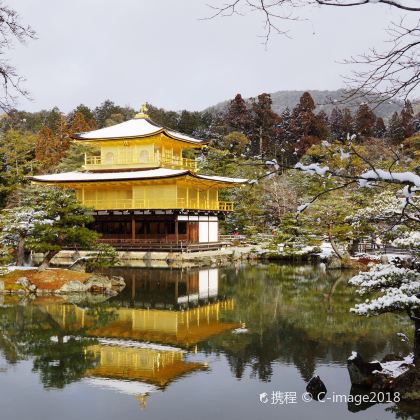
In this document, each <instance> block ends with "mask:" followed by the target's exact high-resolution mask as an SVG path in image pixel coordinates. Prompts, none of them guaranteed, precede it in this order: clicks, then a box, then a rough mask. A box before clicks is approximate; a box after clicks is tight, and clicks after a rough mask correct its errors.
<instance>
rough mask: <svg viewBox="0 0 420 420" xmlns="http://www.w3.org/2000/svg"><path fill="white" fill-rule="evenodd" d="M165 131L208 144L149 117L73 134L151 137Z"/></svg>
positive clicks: (86, 137)
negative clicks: (157, 122) (163, 125)
mask: <svg viewBox="0 0 420 420" xmlns="http://www.w3.org/2000/svg"><path fill="white" fill-rule="evenodd" d="M160 133H164V134H166V135H167V136H168V137H170V138H173V139H176V140H180V141H184V142H187V143H195V144H203V145H204V144H206V143H207V141H205V140H199V139H195V138H193V137H190V136H187V135H186V134H182V133H178V132H176V131H173V130H169V129H167V128H165V127H162V126H160V125H158V124H156V123H155V122H153V121H152V120H150V119H149V118H133V119H131V120H128V121H124V122H122V123H120V124H115V125H112V126H110V127H104V128H100V129H99V130H93V131H88V132H85V133H78V134H75V135H74V136H73V138H74V139H76V140H86V141H89V140H115V139H128V138H137V137H149V136H152V135H155V134H160Z"/></svg>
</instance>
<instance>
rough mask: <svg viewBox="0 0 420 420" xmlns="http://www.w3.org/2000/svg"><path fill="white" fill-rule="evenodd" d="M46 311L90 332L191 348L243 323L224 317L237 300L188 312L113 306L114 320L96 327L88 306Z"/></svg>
mask: <svg viewBox="0 0 420 420" xmlns="http://www.w3.org/2000/svg"><path fill="white" fill-rule="evenodd" d="M45 308H46V310H47V311H48V312H49V313H50V314H51V315H52V316H53V317H54V318H55V320H56V321H57V322H58V323H59V324H60V325H61V326H62V327H63V328H68V329H80V328H87V335H89V336H92V337H106V338H115V339H124V340H139V341H148V342H153V343H163V344H172V345H177V346H181V347H187V348H188V347H191V346H193V345H195V344H197V343H199V342H200V341H204V340H206V339H208V338H209V337H211V336H213V335H216V334H220V333H222V332H224V331H227V330H232V329H234V328H238V327H239V326H240V324H239V323H233V322H224V321H221V320H220V314H221V311H229V310H232V309H233V300H232V299H230V300H225V301H219V302H216V303H211V304H208V305H204V306H200V307H196V308H192V309H187V310H185V311H168V310H158V309H134V308H113V309H111V311H112V313H113V314H114V316H113V319H112V320H111V321H110V322H108V323H107V324H106V325H104V326H99V327H96V326H95V327H94V328H91V327H92V326H93V325H94V321H95V319H94V318H93V317H92V316H89V315H88V314H87V312H86V311H85V310H84V309H81V308H79V307H77V306H70V305H58V304H55V305H54V304H53V305H47V306H45Z"/></svg>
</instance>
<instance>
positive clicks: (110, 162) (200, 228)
mask: <svg viewBox="0 0 420 420" xmlns="http://www.w3.org/2000/svg"><path fill="white" fill-rule="evenodd" d="M146 112H147V108H146V107H145V106H143V107H142V109H141V112H140V113H138V114H136V116H135V117H134V118H133V119H131V120H129V121H125V122H123V123H120V124H116V125H113V126H110V127H105V128H101V129H99V130H93V131H89V132H85V133H79V134H77V135H75V136H74V137H73V139H74V141H75V142H78V143H81V144H84V145H87V146H92V153H87V154H85V164H84V170H83V171H80V172H66V173H58V174H51V175H40V176H33V177H31V180H32V181H33V182H34V183H37V184H44V185H51V186H59V187H63V188H71V189H74V190H75V191H76V195H77V198H78V200H79V201H80V202H81V203H82V204H83V205H85V206H87V207H90V208H93V209H94V212H93V216H94V217H95V225H94V228H95V230H97V231H98V232H99V233H101V234H102V239H101V240H102V241H104V242H107V243H110V244H112V245H114V246H115V247H117V248H125V249H146V250H169V251H178V250H184V249H188V250H201V249H217V248H218V247H219V246H220V242H219V220H220V219H221V218H222V217H223V216H224V215H225V214H226V213H227V212H231V211H233V203H232V202H225V201H221V200H219V191H220V190H221V189H223V188H227V187H235V186H239V185H241V184H244V183H246V182H247V180H246V179H237V178H228V177H221V176H208V175H202V174H200V173H199V172H198V165H197V160H196V159H189V158H187V157H185V155H186V154H187V153H186V152H187V151H188V150H190V151H191V150H194V149H202V148H203V147H205V146H206V145H207V142H206V141H205V140H199V139H195V138H193V137H190V136H187V135H184V134H181V133H178V132H176V131H173V130H170V129H167V128H165V127H162V126H159V125H158V124H156V123H155V122H153V121H152V120H151V119H150V118H149V116H148V115H147V113H146Z"/></svg>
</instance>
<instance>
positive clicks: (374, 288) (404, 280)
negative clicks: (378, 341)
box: [349, 264, 420, 315]
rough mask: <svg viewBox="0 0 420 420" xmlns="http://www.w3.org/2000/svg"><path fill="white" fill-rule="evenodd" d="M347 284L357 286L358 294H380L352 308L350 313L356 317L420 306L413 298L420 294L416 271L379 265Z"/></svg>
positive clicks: (419, 302) (418, 276)
mask: <svg viewBox="0 0 420 420" xmlns="http://www.w3.org/2000/svg"><path fill="white" fill-rule="evenodd" d="M349 283H350V284H351V285H353V286H357V287H358V293H359V294H361V295H366V294H368V293H373V292H377V293H381V294H382V295H381V296H379V297H377V298H374V299H371V300H369V299H367V300H366V301H365V302H364V303H360V304H357V305H355V307H354V308H352V309H351V311H352V312H355V313H356V314H358V315H376V314H380V313H384V312H393V311H400V310H404V309H408V308H414V307H420V299H419V297H417V296H416V295H418V294H419V293H420V273H419V272H418V271H415V270H410V269H408V268H401V267H396V266H395V265H393V264H378V265H375V266H373V267H371V268H370V270H369V271H368V272H364V273H360V274H358V275H357V276H354V277H353V278H351V279H350V280H349Z"/></svg>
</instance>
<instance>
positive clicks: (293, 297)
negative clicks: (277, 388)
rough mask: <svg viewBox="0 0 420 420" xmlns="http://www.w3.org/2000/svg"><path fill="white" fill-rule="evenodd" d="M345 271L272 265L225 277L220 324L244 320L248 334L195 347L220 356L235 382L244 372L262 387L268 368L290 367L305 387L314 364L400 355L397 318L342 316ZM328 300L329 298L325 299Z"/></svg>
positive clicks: (348, 293) (350, 297)
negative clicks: (229, 305)
mask: <svg viewBox="0 0 420 420" xmlns="http://www.w3.org/2000/svg"><path fill="white" fill-rule="evenodd" d="M351 275H352V273H351V272H341V271H331V272H322V271H320V270H317V269H316V268H314V267H313V266H304V267H302V266H291V265H287V266H286V265H285V266H280V265H274V264H270V265H267V266H263V267H261V266H257V267H255V268H250V267H247V268H246V269H245V270H239V271H237V272H236V273H235V272H233V271H232V272H231V271H230V270H226V271H225V279H224V281H223V282H222V287H223V288H222V291H221V293H223V294H225V295H228V296H233V297H234V298H235V311H234V313H230V314H229V313H226V314H224V318H223V320H226V321H236V322H238V321H239V322H245V324H246V326H247V328H248V329H249V333H248V334H238V335H235V334H230V333H229V334H223V335H220V336H217V337H213V338H212V339H211V340H209V342H208V343H203V344H202V345H201V347H202V349H203V350H206V349H207V350H213V351H223V352H224V353H225V354H226V356H227V359H228V361H229V363H230V366H231V368H232V371H233V372H234V373H235V375H236V376H237V377H239V378H240V377H242V375H243V372H244V370H245V368H246V367H247V366H250V367H251V369H252V374H253V375H256V376H258V377H259V378H260V379H261V380H263V381H268V380H270V378H271V376H272V363H273V362H274V361H276V360H281V361H282V362H285V363H293V364H294V365H295V366H296V367H297V369H298V370H299V371H300V373H301V375H302V378H303V379H304V380H305V381H308V380H309V379H310V378H311V377H312V376H313V374H314V373H315V369H316V364H317V360H319V359H320V360H322V361H323V362H324V363H325V362H326V363H331V362H334V363H340V364H343V363H345V361H346V359H347V357H348V356H349V355H350V354H351V351H352V350H357V351H360V352H361V353H362V354H363V355H364V356H365V357H366V358H374V357H380V356H381V354H384V353H388V352H391V351H392V352H398V351H401V350H404V351H405V350H406V349H405V347H403V346H404V344H403V343H401V342H400V341H399V340H398V338H397V337H396V336H395V333H396V332H398V331H401V330H402V327H403V325H402V324H400V325H398V323H399V322H402V321H400V318H398V317H395V316H394V317H392V316H391V317H386V318H385V319H382V320H381V321H380V322H378V320H377V319H376V320H375V319H363V320H362V319H360V318H358V317H355V316H354V315H352V314H350V313H349V308H350V307H351V306H352V304H353V303H354V299H355V297H354V290H353V288H351V287H349V286H348V285H347V279H348V278H349V277H351ZM333 297H334V298H333Z"/></svg>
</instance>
